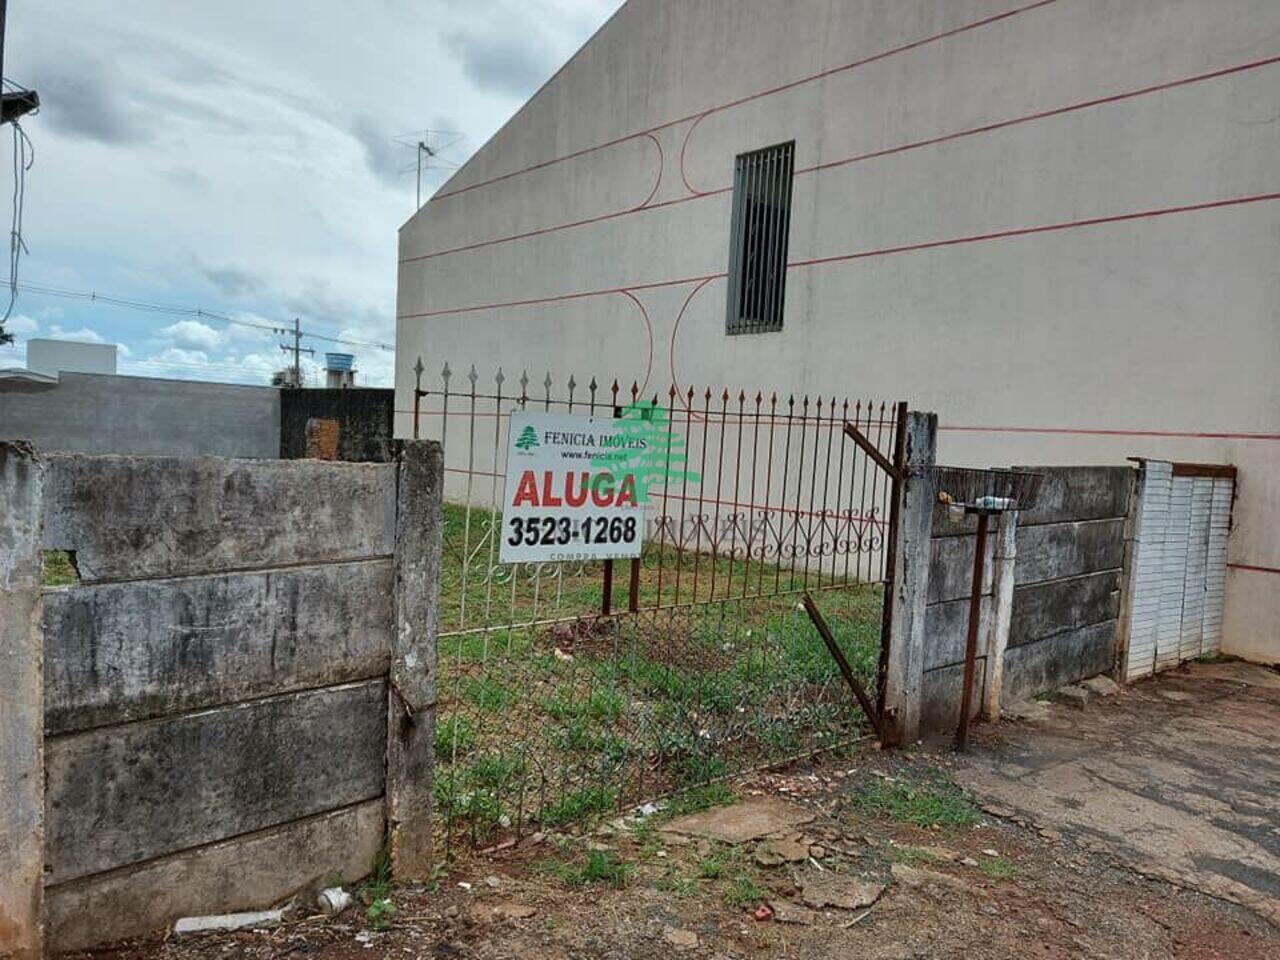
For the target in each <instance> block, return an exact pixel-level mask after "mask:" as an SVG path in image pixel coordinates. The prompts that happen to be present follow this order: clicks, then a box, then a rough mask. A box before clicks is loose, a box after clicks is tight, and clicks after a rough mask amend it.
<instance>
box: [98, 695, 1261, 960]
mask: <svg viewBox="0 0 1280 960" xmlns="http://www.w3.org/2000/svg"><path fill="white" fill-rule="evenodd" d="M1059 709H1066V708H1059ZM1099 709H1114V708H1106V707H1104V708H1099ZM1077 716H1079V715H1077ZM1034 726H1035V725H1034V724H1008V723H1003V724H1000V725H998V726H996V727H992V728H985V729H983V731H982V734H981V736H980V738H979V740H980V743H979V744H978V745H977V747H976V749H975V750H974V752H973V753H972V754H971V755H970V756H969V757H966V758H959V759H957V758H955V757H954V756H953V755H952V754H950V753H949V752H947V751H946V750H945V749H942V748H939V749H937V750H927V749H920V750H914V751H909V752H906V753H894V754H891V753H880V752H877V751H875V750H870V749H868V750H864V751H862V752H860V753H857V754H854V755H852V756H847V757H842V758H827V759H826V760H824V761H821V762H814V763H811V764H808V765H805V766H803V767H798V768H794V769H791V770H787V771H784V772H780V773H773V774H767V775H759V776H756V777H754V778H751V779H748V780H744V781H740V782H738V783H735V784H734V785H733V794H732V796H729V795H727V793H726V791H724V790H721V789H714V790H709V791H705V792H704V793H702V794H700V795H692V796H691V797H690V798H688V799H686V800H685V801H684V804H683V808H682V809H676V810H667V811H663V812H659V813H655V814H652V815H650V816H647V817H639V816H634V815H633V816H628V817H625V818H620V819H618V820H615V821H612V822H610V823H607V824H603V825H601V826H599V827H598V828H596V829H594V830H591V831H584V832H581V833H578V834H568V833H566V834H554V835H546V836H538V835H535V836H534V837H532V838H527V839H526V841H525V842H524V843H523V844H522V845H521V846H518V847H515V848H510V849H507V850H503V851H497V852H494V853H490V854H487V855H481V854H470V855H468V856H467V857H465V858H460V859H459V860H457V861H455V862H454V863H453V864H452V865H451V866H450V868H449V869H448V872H447V874H442V875H441V876H440V877H438V878H437V879H436V880H435V881H434V882H433V883H431V884H427V885H414V886H403V887H397V888H393V889H391V890H390V891H375V892H374V894H375V895H376V894H377V893H386V894H387V896H388V897H389V899H390V901H391V902H392V903H393V904H394V907H395V912H394V913H388V914H387V915H386V916H384V917H383V919H382V922H381V927H382V929H376V928H375V927H377V926H378V925H377V924H375V923H373V922H372V921H371V920H370V919H369V917H368V916H367V909H366V907H365V906H364V904H359V905H357V906H356V907H353V908H352V909H350V910H348V911H347V912H345V913H344V914H342V915H340V916H339V917H337V918H334V919H325V918H321V917H318V916H312V917H303V918H299V919H296V920H293V921H290V922H288V923H286V924H284V925H282V926H280V927H277V928H275V929H271V930H265V931H244V932H238V933H232V934H220V935H213V936H205V937H198V938H190V939H184V940H177V939H170V940H168V941H167V942H152V943H138V944H129V945H122V946H120V947H117V948H114V949H111V950H107V951H101V952H98V953H96V954H94V955H93V956H95V957H98V958H113V960H125V958H137V960H142V958H146V960H214V958H225V957H252V958H259V957H261V958H266V957H308V958H310V957H315V958H324V960H339V958H355V957H361V958H388V960H389V958H399V957H414V958H451V957H458V958H476V960H481V958H484V960H498V958H538V960H542V958H545V960H550V958H610V960H631V958H663V960H671V958H672V957H673V956H676V957H686V956H687V957H690V958H744V960H745V958H764V957H769V958H796V960H800V958H815V960H816V958H828V957H829V958H836V957H841V958H844V957H859V958H862V957H865V958H901V960H906V958H951V957H961V956H963V957H973V958H1015V957H1016V958H1019V960H1021V958H1026V957H1044V958H1059V957H1061V958H1066V957H1083V956H1087V957H1123V958H1126V960H1138V958H1146V957H1150V958H1157V957H1160V958H1165V957H1174V958H1187V960H1191V958H1195V960H1200V958H1204V960H1208V958H1224V960H1235V958H1239V960H1245V958H1248V960H1258V958H1261V957H1268V956H1280V929H1277V928H1276V927H1273V926H1271V925H1269V924H1268V923H1267V922H1266V921H1265V920H1263V919H1261V918H1260V917H1259V916H1258V915H1257V914H1255V913H1252V912H1250V911H1248V910H1246V909H1244V908H1242V907H1240V906H1238V905H1236V904H1233V903H1230V902H1227V901H1225V900H1223V899H1220V898H1215V897H1209V896H1206V895H1204V894H1201V893H1198V892H1196V891H1195V890H1193V889H1190V888H1189V887H1188V886H1187V885H1185V884H1172V883H1169V882H1167V881H1166V880H1162V879H1158V878H1153V877H1150V876H1144V875H1142V874H1141V873H1139V872H1135V871H1134V870H1133V869H1131V868H1130V867H1129V866H1128V865H1127V861H1126V851H1120V852H1119V853H1117V851H1115V850H1112V849H1111V848H1110V847H1109V846H1108V845H1107V843H1106V842H1104V840H1103V839H1102V838H1101V837H1099V836H1098V834H1097V833H1095V832H1089V831H1088V830H1084V829H1081V828H1080V827H1079V826H1078V825H1072V824H1052V823H1051V822H1050V821H1048V820H1047V818H1046V819H1044V820H1041V819H1040V818H1038V817H1037V816H1035V815H1034V814H1031V813H1029V812H1027V810H1026V809H1025V808H1022V807H1019V808H1017V809H1015V808H1013V807H1012V806H1006V805H1005V803H1004V802H1002V801H996V804H998V805H996V804H993V803H992V802H986V804H985V807H984V802H985V801H984V800H983V798H982V797H981V796H974V795H971V794H969V793H965V792H963V791H961V790H960V789H959V788H958V787H956V786H955V785H954V781H955V779H956V778H957V777H959V778H960V779H966V778H969V777H970V776H971V775H972V771H973V770H974V769H976V765H977V764H979V763H980V762H985V760H987V759H989V758H990V757H992V756H994V755H995V754H996V753H997V752H998V751H999V750H1001V749H1010V747H1009V744H1010V743H1015V742H1017V741H1016V738H1017V737H1020V736H1026V735H1031V734H1033V733H1034ZM730 799H732V800H733V802H732V803H728V804H726V803H724V801H728V800H730ZM708 804H711V805H710V806H708V807H707V809H703V810H700V811H699V810H697V808H698V807H701V806H704V805H708ZM689 811H692V812H689ZM364 899H365V900H369V899H372V897H371V896H370V893H369V891H368V890H366V891H365V896H364Z"/></svg>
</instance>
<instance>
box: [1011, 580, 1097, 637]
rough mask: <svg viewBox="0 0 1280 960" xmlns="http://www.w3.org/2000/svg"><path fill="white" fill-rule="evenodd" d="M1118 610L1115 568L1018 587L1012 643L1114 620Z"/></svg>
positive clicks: (1014, 593) (1012, 625) (1013, 616)
mask: <svg viewBox="0 0 1280 960" xmlns="http://www.w3.org/2000/svg"><path fill="white" fill-rule="evenodd" d="M1119 612H1120V573H1119V571H1115V570H1108V571H1104V572H1102V573H1092V574H1086V575H1085V576H1082V577H1070V578H1067V579H1065V580H1050V581H1045V582H1041V583H1034V584H1030V585H1028V586H1024V587H1018V588H1017V589H1015V590H1014V592H1013V615H1012V618H1011V619H1010V622H1009V646H1010V647H1017V646H1021V645H1022V644H1025V643H1034V642H1035V641H1037V640H1043V639H1044V638H1046V637H1051V636H1053V635H1054V634H1056V633H1061V632H1063V631H1064V630H1070V629H1072V628H1074V627H1082V626H1092V625H1093V624H1095V623H1102V622H1103V621H1104V620H1115V618H1116V616H1117V615H1118V614H1119Z"/></svg>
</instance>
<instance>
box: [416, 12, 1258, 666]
mask: <svg viewBox="0 0 1280 960" xmlns="http://www.w3.org/2000/svg"><path fill="white" fill-rule="evenodd" d="M1277 36H1280V3H1276V2H1274V0H1212V2H1210V0H1130V2H1117V0H1070V2H1066V0H1058V2H1051V3H1034V2H1029V0H891V2H890V0H632V2H629V3H626V4H624V5H623V6H622V7H621V9H620V10H619V11H618V12H617V14H616V15H615V16H614V17H613V18H612V19H611V20H610V21H609V22H608V23H607V24H606V25H605V26H604V27H603V28H602V29H601V30H600V32H599V33H598V34H596V35H595V36H594V37H593V38H592V40H591V41H590V42H589V43H588V44H587V45H586V46H585V47H584V48H583V49H582V50H581V51H580V52H579V53H578V54H577V55H576V56H575V57H574V58H573V59H572V60H571V61H570V62H569V63H567V64H566V65H565V67H564V68H563V69H562V70H560V71H559V72H558V73H557V74H556V75H555V77H554V78H552V79H551V80H550V82H549V83H547V84H546V85H545V86H544V87H542V88H541V89H540V90H539V91H538V93H537V94H536V95H535V96H534V97H533V98H532V99H531V100H530V101H529V103H528V104H526V105H525V106H524V107H523V108H522V109H521V110H520V111H519V112H518V113H517V114H516V115H515V116H514V117H513V118H512V120H511V121H510V122H509V123H508V124H507V125H506V126H505V127H504V128H503V129H502V130H501V131H499V132H498V133H497V134H496V135H495V136H494V137H493V139H492V140H491V141H489V143H487V144H485V145H484V146H483V147H482V148H481V149H480V150H478V151H477V152H476V154H475V155H474V156H473V157H472V158H471V159H470V160H469V161H468V162H467V164H466V165H465V166H464V167H463V169H462V170H460V171H458V173H457V174H455V175H454V177H453V178H452V179H451V180H450V182H449V183H447V184H446V185H445V186H444V187H443V188H442V189H441V190H440V191H439V192H438V193H437V194H436V195H435V196H434V197H433V198H432V199H431V201H430V202H429V203H428V204H427V205H426V206H425V208H424V209H423V210H422V211H421V212H420V213H418V214H417V215H416V216H415V217H413V218H412V219H411V220H410V221H409V222H408V223H406V224H405V225H404V227H403V228H402V229H401V232H400V257H401V260H400V277H399V285H398V289H399V302H398V309H397V314H398V326H397V342H396V347H397V357H396V388H397V403H396V408H397V410H398V411H400V413H399V414H398V423H397V434H398V435H399V436H402V437H403V436H410V435H412V432H411V424H410V422H409V421H410V414H409V413H408V411H411V410H412V409H413V402H412V401H413V384H414V373H413V368H414V364H415V361H416V360H417V358H418V357H419V356H421V357H422V358H423V362H424V363H425V364H426V366H427V369H428V371H431V372H432V373H434V371H437V370H439V369H440V368H441V366H442V365H443V363H444V361H445V360H448V361H450V363H451V364H452V366H453V369H454V370H455V371H458V373H459V374H461V373H462V372H463V371H465V370H467V369H468V365H469V364H471V363H475V364H477V365H478V367H479V369H480V371H481V373H482V375H483V376H486V377H487V376H488V375H489V373H490V371H492V370H494V369H496V368H497V367H498V366H502V367H504V369H505V370H506V371H507V373H508V374H509V375H510V377H511V379H512V380H515V379H517V378H518V377H519V373H520V371H521V370H523V369H527V370H528V372H529V374H530V376H531V377H532V378H533V380H534V382H535V383H539V382H541V379H542V376H543V372H544V371H545V370H548V369H550V370H551V371H552V372H553V374H554V375H555V376H556V379H557V382H561V383H562V382H564V380H565V379H567V377H568V375H569V374H570V373H573V374H574V375H575V376H576V377H577V381H578V383H580V384H585V383H587V382H588V381H590V379H591V378H592V376H595V377H596V378H597V379H598V380H599V381H600V382H601V383H606V384H607V383H609V382H611V381H612V380H613V379H614V378H615V377H616V378H617V379H618V380H619V382H621V383H623V384H629V383H631V382H632V381H633V380H634V381H635V382H637V383H639V384H641V390H642V392H643V393H644V394H645V395H651V394H652V393H654V392H657V393H659V394H660V395H662V396H665V395H666V390H667V388H668V385H669V384H670V383H671V381H672V380H674V381H675V382H676V384H677V385H678V386H679V387H680V388H681V389H683V387H684V386H686V385H688V384H695V385H698V386H699V387H701V385H703V384H711V385H713V387H715V388H716V389H717V390H718V389H719V386H720V385H722V384H723V385H726V386H728V387H730V389H731V390H733V391H735V392H736V389H737V388H738V387H744V388H746V389H747V391H748V394H749V395H753V394H754V393H755V391H756V390H757V389H763V390H764V392H765V395H766V396H768V394H769V392H770V391H771V390H773V389H776V390H778V391H779V392H780V393H781V394H782V395H783V396H785V395H787V394H788V393H790V392H793V391H794V392H796V393H797V394H801V393H810V394H812V393H814V392H836V393H839V394H844V393H846V392H848V391H853V390H856V391H857V392H858V393H859V395H861V396H864V397H866V396H871V397H883V398H886V399H889V400H894V399H898V398H905V399H907V400H909V401H910V402H911V404H912V406H913V408H916V409H925V410H936V411H938V413H939V416H940V427H939V431H940V432H939V438H938V454H939V459H940V460H941V461H943V462H946V463H954V464H959V465H965V464H968V465H974V466H982V465H986V464H991V463H1006V464H1007V463H1049V464H1110V465H1123V464H1124V463H1125V458H1126V457H1129V456H1146V457H1152V458H1158V459H1164V460H1183V461H1195V462H1225V463H1234V464H1236V465H1238V466H1239V468H1240V481H1241V482H1240V498H1239V502H1238V504H1237V508H1236V514H1235V516H1236V520H1237V523H1236V530H1235V532H1234V533H1233V535H1232V538H1231V542H1230V546H1229V550H1230V556H1229V560H1230V562H1231V564H1232V566H1231V567H1230V568H1229V570H1228V579H1227V586H1226V589H1227V608H1226V614H1225V616H1226V620H1225V624H1224V631H1225V636H1224V649H1225V650H1227V651H1228V652H1232V653H1237V654H1240V655H1247V656H1251V657H1254V658H1256V659H1258V660H1260V661H1264V662H1269V661H1273V660H1280V632H1278V631H1276V630H1275V626H1274V625H1275V623H1276V622H1277V621H1280V588H1278V587H1280V519H1278V517H1280V480H1278V479H1277V478H1280V377H1277V376H1276V358H1277V357H1280V324H1278V323H1276V314H1277V299H1278V295H1277V290H1276V269H1275V268H1276V263H1277V260H1278V259H1280V193H1278V191H1280V177H1278V176H1277V172H1276V161H1275V158H1276V156H1277V153H1280V123H1272V122H1266V121H1268V120H1269V118H1271V117H1275V116H1277V114H1280V62H1277V61H1276V59H1275V57H1276V54H1277V52H1280V44H1278V43H1277V40H1276V38H1277ZM790 140H794V141H795V168H796V174H795V180H794V185H793V193H792V195H793V204H792V211H791V220H790V249H789V256H788V263H789V266H788V269H787V284H786V297H785V305H784V311H783V312H784V317H783V329H782V330H781V331H779V332H776V333H763V334H756V335H749V336H727V335H726V333H725V315H726V303H727V300H728V283H727V282H726V276H725V274H726V269H727V265H728V262H729V248H730V222H731V214H732V206H733V202H732V197H733V194H732V183H733V170H734V158H735V156H736V155H737V154H740V153H743V152H745V151H749V150H754V149H758V148H760V147H765V146H769V145H772V144H778V143H783V142H787V141H790ZM899 360H901V362H897V361H899ZM458 379H459V380H461V377H460V376H459V378H458ZM1189 383H1194V384H1195V388H1194V389H1188V388H1187V386H1188V384H1189ZM449 455H450V457H456V458H458V460H457V461H455V462H454V463H451V464H449V466H450V468H453V469H460V468H465V467H466V462H465V445H455V446H454V447H453V448H451V449H450V451H449Z"/></svg>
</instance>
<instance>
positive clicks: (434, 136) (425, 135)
mask: <svg viewBox="0 0 1280 960" xmlns="http://www.w3.org/2000/svg"><path fill="white" fill-rule="evenodd" d="M395 141H396V143H398V144H400V145H401V146H404V147H409V148H410V149H412V150H413V152H414V154H415V156H414V163H413V165H412V166H408V167H405V168H404V169H403V170H401V171H400V172H401V173H408V172H409V171H410V170H415V171H416V175H417V183H416V191H415V194H414V208H413V209H414V210H415V211H416V210H421V209H422V172H423V171H424V170H427V171H430V170H457V169H458V166H459V165H458V164H456V163H454V162H453V161H452V160H449V159H448V158H446V157H445V156H443V154H444V152H445V151H446V150H449V149H450V148H452V147H455V146H457V145H458V144H459V143H461V142H462V134H460V133H454V132H453V131H450V130H414V131H411V132H409V133H402V134H401V135H400V136H398V137H396V138H395Z"/></svg>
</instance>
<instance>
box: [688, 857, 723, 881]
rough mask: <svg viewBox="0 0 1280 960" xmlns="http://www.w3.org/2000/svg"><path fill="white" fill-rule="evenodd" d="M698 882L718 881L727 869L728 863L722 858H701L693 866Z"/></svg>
mask: <svg viewBox="0 0 1280 960" xmlns="http://www.w3.org/2000/svg"><path fill="white" fill-rule="evenodd" d="M694 867H695V869H696V871H697V875H698V879H699V880H719V879H720V878H721V877H723V876H724V872H725V871H726V870H727V869H729V864H728V861H726V859H725V858H724V857H723V856H717V855H714V854H713V855H712V856H709V857H701V858H699V859H698V861H697V862H696V863H695V864H694Z"/></svg>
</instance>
